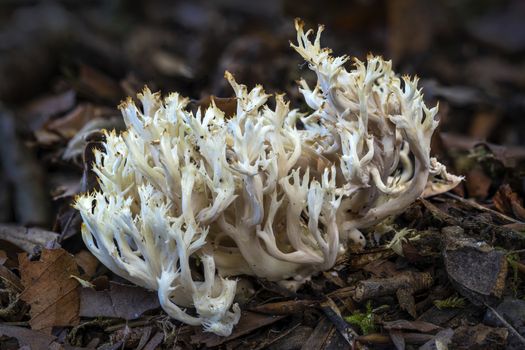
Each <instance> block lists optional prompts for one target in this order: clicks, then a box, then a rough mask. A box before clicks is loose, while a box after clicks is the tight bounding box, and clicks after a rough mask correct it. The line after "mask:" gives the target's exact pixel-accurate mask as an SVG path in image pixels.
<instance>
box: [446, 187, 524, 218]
mask: <svg viewBox="0 0 525 350" xmlns="http://www.w3.org/2000/svg"><path fill="white" fill-rule="evenodd" d="M444 195H446V196H448V197H450V198H453V199H455V200H457V201H459V202H461V203H462V204H465V205H468V206H471V207H472V208H474V209H477V210H481V211H486V212H489V213H491V214H494V215H496V216H497V217H499V218H500V219H503V220H507V221H510V222H512V223H515V224H523V225H525V222H523V221H519V220H516V219H514V218H511V217H510V216H507V215H505V214H503V213H500V212H499V211H497V210H494V209H490V208H487V207H485V206H483V205H481V204H479V203H476V202H475V201H472V200H469V199H465V198H462V197H460V196H458V195H455V194H453V193H450V192H446V193H444Z"/></svg>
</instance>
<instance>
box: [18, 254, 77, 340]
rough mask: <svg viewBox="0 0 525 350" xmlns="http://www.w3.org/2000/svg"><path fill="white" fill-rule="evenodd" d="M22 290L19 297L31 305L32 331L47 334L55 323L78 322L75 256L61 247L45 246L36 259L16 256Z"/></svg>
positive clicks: (67, 324) (24, 255)
mask: <svg viewBox="0 0 525 350" xmlns="http://www.w3.org/2000/svg"><path fill="white" fill-rule="evenodd" d="M19 263H20V274H21V276H22V284H23V286H24V288H25V289H24V291H23V292H22V294H21V295H20V298H21V299H22V300H23V301H25V302H26V303H28V304H29V305H30V306H31V311H30V314H31V320H30V321H29V324H30V325H31V328H32V329H34V330H43V331H44V332H46V333H50V332H51V329H52V327H54V326H72V325H76V324H78V322H79V320H80V318H79V307H80V294H79V284H78V282H77V281H76V280H75V279H74V278H71V275H75V276H78V274H79V273H78V268H77V265H76V263H75V259H74V257H73V256H72V255H70V254H69V253H67V252H66V251H65V250H64V249H61V248H59V249H44V250H43V251H42V254H41V257H40V260H39V261H31V260H29V258H28V255H27V254H20V255H19Z"/></svg>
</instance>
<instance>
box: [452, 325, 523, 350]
mask: <svg viewBox="0 0 525 350" xmlns="http://www.w3.org/2000/svg"><path fill="white" fill-rule="evenodd" d="M454 331H455V334H454V336H453V337H452V344H451V345H452V347H451V348H452V349H522V348H523V343H521V342H518V343H517V344H513V345H517V347H513V346H508V345H510V344H507V337H508V336H509V331H508V330H507V329H506V328H493V327H488V326H486V325H484V324H482V323H480V324H477V325H475V326H469V325H462V326H459V327H458V328H456V329H455V330H454ZM506 345H507V346H508V347H507V346H506Z"/></svg>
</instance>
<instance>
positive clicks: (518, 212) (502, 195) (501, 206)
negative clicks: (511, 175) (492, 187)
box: [492, 184, 525, 220]
mask: <svg viewBox="0 0 525 350" xmlns="http://www.w3.org/2000/svg"><path fill="white" fill-rule="evenodd" d="M492 201H493V202H494V206H495V207H496V209H497V210H499V211H500V212H502V213H503V214H507V215H514V216H515V217H516V218H517V219H519V220H525V208H523V201H522V200H521V198H519V197H518V195H517V194H516V193H515V192H514V191H512V188H511V187H510V186H509V185H508V184H504V185H502V186H501V187H500V188H499V189H498V192H496V194H495V195H494V197H493V198H492Z"/></svg>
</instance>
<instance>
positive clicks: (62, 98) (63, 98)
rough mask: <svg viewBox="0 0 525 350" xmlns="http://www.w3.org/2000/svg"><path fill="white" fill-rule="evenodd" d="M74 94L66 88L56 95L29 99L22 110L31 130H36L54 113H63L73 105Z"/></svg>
mask: <svg viewBox="0 0 525 350" xmlns="http://www.w3.org/2000/svg"><path fill="white" fill-rule="evenodd" d="M75 101H76V94H75V91H73V90H66V91H64V92H62V93H58V94H56V95H48V96H43V97H40V98H38V99H36V100H33V101H31V102H30V103H29V104H28V105H27V106H26V107H25V108H24V109H23V111H22V115H24V116H25V117H26V118H27V119H28V120H29V124H30V126H31V129H32V130H38V129H40V128H41V126H42V125H43V124H44V123H45V122H47V121H48V120H49V118H51V117H52V116H54V115H57V114H60V113H64V112H66V111H68V110H70V109H71V108H73V106H74V105H75Z"/></svg>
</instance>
